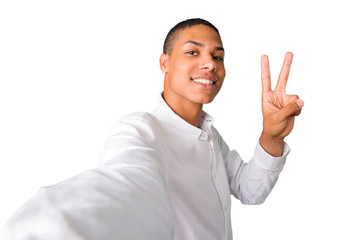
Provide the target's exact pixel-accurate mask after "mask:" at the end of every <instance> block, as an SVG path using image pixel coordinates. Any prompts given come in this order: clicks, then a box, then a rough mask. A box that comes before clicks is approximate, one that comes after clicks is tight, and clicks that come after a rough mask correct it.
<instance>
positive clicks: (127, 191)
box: [2, 114, 174, 240]
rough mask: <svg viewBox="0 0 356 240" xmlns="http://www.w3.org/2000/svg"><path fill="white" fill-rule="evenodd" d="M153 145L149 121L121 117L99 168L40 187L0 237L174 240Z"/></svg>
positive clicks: (142, 117)
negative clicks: (52, 184)
mask: <svg viewBox="0 0 356 240" xmlns="http://www.w3.org/2000/svg"><path fill="white" fill-rule="evenodd" d="M157 144H159V139H158V136H157V132H156V131H155V122H154V119H151V118H150V117H149V116H146V115H142V114H134V115H130V116H129V117H126V118H123V119H121V120H120V121H119V122H118V123H117V124H115V126H114V127H113V128H112V130H111V131H110V134H109V136H108V139H107V141H106V147H105V150H104V151H103V153H102V155H101V157H100V159H99V165H98V167H97V168H96V169H93V170H90V171H87V172H85V173H82V174H79V175H78V176H75V177H73V178H71V179H69V180H67V181H64V182H62V183H59V184H57V185H54V186H50V187H45V188H42V189H41V190H40V191H39V193H38V194H37V195H36V196H35V197H34V198H33V199H31V200H30V201H28V202H27V203H26V204H25V205H24V206H23V207H22V208H20V209H19V210H18V211H17V213H15V215H14V216H13V217H12V218H11V219H10V221H9V222H8V224H7V225H6V226H5V228H4V229H3V232H2V236H3V238H2V239H4V240H5V239H6V240H17V239H21V240H23V239H37V240H45V239H46V240H47V239H52V240H57V239H58V240H60V239H67V240H79V239H82V240H84V239H85V240H89V239H90V240H102V239H106V240H114V239H124V240H125V239H147V240H148V239H162V240H165V239H173V236H174V216H173V213H172V210H171V207H170V204H169V201H168V196H167V192H166V186H165V181H164V171H163V167H162V163H161V162H160V156H159V152H158V151H157V150H156V147H157V146H158V145H157Z"/></svg>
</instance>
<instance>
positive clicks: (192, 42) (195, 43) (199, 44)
mask: <svg viewBox="0 0 356 240" xmlns="http://www.w3.org/2000/svg"><path fill="white" fill-rule="evenodd" d="M189 43H190V44H194V45H195V46H198V47H204V46H205V45H204V44H203V43H200V42H196V41H193V40H189V41H187V42H186V43H184V45H186V44H189ZM214 49H215V50H217V51H224V48H223V47H214Z"/></svg>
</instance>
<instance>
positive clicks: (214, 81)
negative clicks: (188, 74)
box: [191, 75, 218, 84]
mask: <svg viewBox="0 0 356 240" xmlns="http://www.w3.org/2000/svg"><path fill="white" fill-rule="evenodd" d="M193 79H205V80H210V81H213V84H215V83H216V82H217V81H218V79H217V77H214V76H210V75H202V76H194V77H192V78H191V80H193Z"/></svg>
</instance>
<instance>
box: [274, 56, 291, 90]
mask: <svg viewBox="0 0 356 240" xmlns="http://www.w3.org/2000/svg"><path fill="white" fill-rule="evenodd" d="M292 61H293V53H291V52H287V53H286V56H285V57H284V62H283V66H282V69H281V72H280V74H279V78H278V82H277V85H276V88H275V91H283V92H285V90H286V86H287V81H288V77H289V72H290V67H291V65H292Z"/></svg>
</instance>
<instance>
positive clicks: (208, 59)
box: [160, 25, 304, 157]
mask: <svg viewBox="0 0 356 240" xmlns="http://www.w3.org/2000/svg"><path fill="white" fill-rule="evenodd" d="M223 58H224V49H223V44H222V41H221V39H220V37H219V35H218V34H217V33H216V32H215V31H214V30H213V29H211V28H210V27H208V26H205V25H195V26H192V27H189V28H186V29H183V30H180V31H179V32H178V36H177V38H176V39H175V40H174V43H173V48H172V52H171V53H170V54H162V55H161V57H160V67H161V71H162V72H163V73H164V92H163V97H164V100H165V101H166V103H167V104H168V106H169V107H170V108H171V109H172V110H173V111H174V112H175V113H176V114H177V115H178V116H180V117H181V118H182V119H184V120H185V121H187V122H188V123H190V124H191V125H193V126H196V127H198V125H199V122H200V119H201V116H202V111H203V105H204V104H206V103H209V102H211V101H213V99H214V98H215V96H216V95H217V94H218V92H219V90H220V88H221V86H222V84H223V81H224V78H225V74H226V72H225V66H224V61H223ZM292 60H293V54H292V53H290V52H288V53H286V56H285V59H284V63H283V66H282V70H281V72H280V75H279V78H278V82H277V85H276V87H275V89H274V90H272V89H271V78H270V70H269V61H268V57H267V56H266V55H263V56H262V57H261V79H262V113H263V131H262V133H261V137H260V140H259V141H260V144H261V146H262V147H263V149H264V150H265V151H266V152H268V153H269V154H270V155H272V156H275V157H278V156H281V155H282V151H283V144H284V138H285V137H286V136H288V135H289V134H290V132H291V131H292V129H293V126H294V120H295V116H298V115H299V114H300V113H301V108H302V107H303V105H304V102H303V101H302V100H300V99H299V97H298V96H297V95H287V94H286V91H285V90H286V85H287V80H288V76H289V72H290V67H291V64H292Z"/></svg>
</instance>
